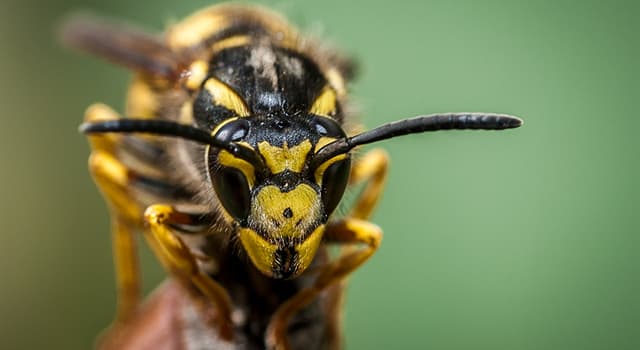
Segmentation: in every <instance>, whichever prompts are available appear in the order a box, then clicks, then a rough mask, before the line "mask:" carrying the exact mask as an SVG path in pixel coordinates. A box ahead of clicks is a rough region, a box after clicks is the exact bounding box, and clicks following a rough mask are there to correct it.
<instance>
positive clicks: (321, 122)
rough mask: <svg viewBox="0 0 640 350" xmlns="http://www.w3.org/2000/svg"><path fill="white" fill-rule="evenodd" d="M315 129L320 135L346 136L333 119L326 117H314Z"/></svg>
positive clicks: (337, 137)
mask: <svg viewBox="0 0 640 350" xmlns="http://www.w3.org/2000/svg"><path fill="white" fill-rule="evenodd" d="M315 126H316V131H317V132H318V134H319V135H320V136H325V137H332V138H336V139H339V138H343V137H345V136H346V134H345V133H344V130H342V127H340V125H339V124H338V123H337V122H336V121H335V120H333V119H331V118H326V117H316V119H315Z"/></svg>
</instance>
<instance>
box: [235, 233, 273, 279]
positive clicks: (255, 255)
mask: <svg viewBox="0 0 640 350" xmlns="http://www.w3.org/2000/svg"><path fill="white" fill-rule="evenodd" d="M238 236H239V237H240V242H242V246H243V247H244V249H245V250H246V251H247V254H248V255H249V259H251V262H253V265H255V267H257V268H258V270H260V271H261V272H262V273H264V274H265V275H267V276H272V275H273V265H274V260H275V253H276V250H277V249H278V246H277V245H275V244H272V243H269V242H268V241H267V240H266V239H264V238H262V237H260V235H258V234H257V233H256V232H255V231H253V230H252V229H250V228H241V229H240V230H239V231H238Z"/></svg>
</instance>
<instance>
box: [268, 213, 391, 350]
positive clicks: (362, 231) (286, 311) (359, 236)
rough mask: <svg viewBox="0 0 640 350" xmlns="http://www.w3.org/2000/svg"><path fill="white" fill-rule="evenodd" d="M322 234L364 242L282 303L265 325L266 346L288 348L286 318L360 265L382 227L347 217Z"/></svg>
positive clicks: (378, 238) (371, 251)
mask: <svg viewBox="0 0 640 350" xmlns="http://www.w3.org/2000/svg"><path fill="white" fill-rule="evenodd" d="M325 237H326V239H327V241H329V242H335V243H339V244H364V245H365V246H364V247H363V248H362V249H359V250H355V251H351V252H348V253H345V254H343V255H342V256H340V257H339V258H338V259H336V260H335V261H333V262H331V263H329V264H327V265H325V266H323V267H322V269H321V270H320V273H319V275H318V278H317V279H316V281H315V283H314V285H313V286H312V287H310V288H307V289H305V290H303V291H301V292H300V293H298V294H296V295H295V296H294V297H292V298H291V299H289V300H287V301H286V302H285V303H284V304H282V305H281V306H280V307H279V308H278V310H277V311H276V313H275V314H274V315H273V318H272V319H271V323H270V324H269V327H268V329H267V334H266V343H267V346H268V348H269V349H277V350H288V349H290V346H289V341H288V339H287V327H288V324H289V321H290V320H291V319H292V318H293V316H294V315H295V314H296V313H297V312H298V311H299V310H300V309H302V308H304V307H306V306H307V305H309V304H310V303H311V302H313V301H314V300H315V298H317V297H318V295H319V294H320V293H321V292H323V291H324V290H325V289H326V288H327V287H329V286H331V285H332V284H334V283H337V282H339V281H340V280H342V279H343V278H344V277H346V276H347V275H349V274H350V273H351V272H353V271H354V270H356V269H357V268H358V267H360V266H361V265H362V264H363V263H364V262H365V261H367V259H369V257H371V256H372V255H373V254H374V253H375V251H376V250H377V249H378V246H379V245H380V241H381V239H382V231H381V230H380V228H379V227H378V226H376V225H374V224H372V223H369V222H367V221H363V220H359V219H353V218H347V219H344V220H341V221H339V222H336V223H332V224H330V225H329V226H328V227H327V231H326V232H325Z"/></svg>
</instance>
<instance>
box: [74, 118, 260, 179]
mask: <svg viewBox="0 0 640 350" xmlns="http://www.w3.org/2000/svg"><path fill="white" fill-rule="evenodd" d="M79 130H80V132H82V133H85V134H98V133H109V132H114V133H146V134H153V135H159V136H169V137H178V138H181V139H185V140H190V141H194V142H197V143H200V144H203V145H210V146H212V147H216V148H220V149H224V150H226V151H228V152H229V153H231V154H233V155H234V156H236V157H238V158H241V159H244V160H246V161H247V162H249V163H250V164H252V165H253V166H254V167H256V168H257V169H258V170H259V171H262V170H263V169H266V165H265V164H264V161H263V160H262V158H261V157H260V156H258V155H257V154H256V153H255V152H254V151H253V150H251V149H249V148H247V147H245V146H242V145H240V144H238V143H235V142H223V141H220V140H219V139H216V138H215V137H214V136H212V135H210V134H209V133H208V132H206V131H204V130H202V129H198V128H196V127H193V126H191V125H186V124H180V123H176V122H174V121H170V120H157V119H128V118H127V119H115V120H105V121H99V122H89V123H83V124H81V125H80V127H79Z"/></svg>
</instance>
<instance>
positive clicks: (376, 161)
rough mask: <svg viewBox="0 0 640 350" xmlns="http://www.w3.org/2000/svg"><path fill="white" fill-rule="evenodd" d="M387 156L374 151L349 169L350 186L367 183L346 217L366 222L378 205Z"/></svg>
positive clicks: (387, 163)
mask: <svg viewBox="0 0 640 350" xmlns="http://www.w3.org/2000/svg"><path fill="white" fill-rule="evenodd" d="M388 165H389V156H388V155H387V152H385V151H383V150H381V149H374V150H372V151H370V152H369V153H367V154H366V155H365V156H364V157H363V158H361V159H359V160H358V161H357V162H356V163H355V164H354V166H353V168H352V169H351V177H350V178H349V182H350V183H351V184H356V183H360V182H362V181H367V184H366V185H365V188H364V189H363V191H362V193H361V194H360V197H359V198H358V199H357V200H356V203H355V204H354V206H353V209H351V212H350V213H349V215H348V217H352V218H356V219H363V220H366V219H368V218H369V217H370V216H371V213H372V212H373V209H374V208H375V207H376V204H378V200H379V199H380V195H381V194H382V189H383V188H384V183H385V180H386V178H387V168H388Z"/></svg>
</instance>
